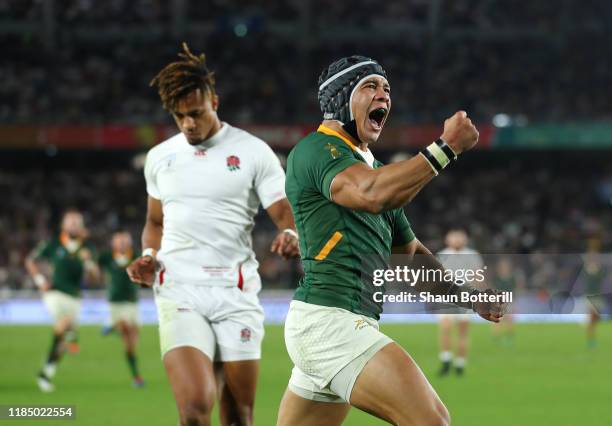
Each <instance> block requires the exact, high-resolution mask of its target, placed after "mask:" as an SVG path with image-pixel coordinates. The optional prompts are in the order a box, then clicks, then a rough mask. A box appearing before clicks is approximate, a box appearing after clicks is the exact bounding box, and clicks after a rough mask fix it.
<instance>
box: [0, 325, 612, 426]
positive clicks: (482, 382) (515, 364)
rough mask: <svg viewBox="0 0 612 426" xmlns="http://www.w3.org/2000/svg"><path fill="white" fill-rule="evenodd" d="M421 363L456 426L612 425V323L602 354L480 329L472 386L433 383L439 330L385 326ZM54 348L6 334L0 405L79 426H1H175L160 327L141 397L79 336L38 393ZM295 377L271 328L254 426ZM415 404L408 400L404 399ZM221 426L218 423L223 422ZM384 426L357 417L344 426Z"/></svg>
mask: <svg viewBox="0 0 612 426" xmlns="http://www.w3.org/2000/svg"><path fill="white" fill-rule="evenodd" d="M382 329H383V331H384V332H386V333H387V334H389V335H390V336H391V337H393V338H394V339H395V340H396V341H397V342H399V343H400V344H402V345H403V347H404V348H405V349H406V350H407V351H408V352H409V353H410V354H411V355H412V356H413V358H414V359H415V360H416V361H417V362H418V363H419V365H420V366H421V368H422V369H423V371H424V372H425V374H426V375H427V377H428V378H429V379H430V381H431V382H432V384H433V386H434V388H435V389H436V390H437V391H438V393H439V394H440V397H441V398H442V400H443V401H444V402H445V403H446V405H447V407H448V408H449V410H450V413H451V416H452V423H453V425H459V426H463V425H470V426H473V425H489V424H494V425H496V426H506V425H507V426H528V425H538V426H541V425H555V426H561V425H566V426H577V425H590V426H594V425H602V426H603V425H611V424H612V410H611V409H610V401H612V324H611V323H604V324H602V325H601V327H600V328H599V330H598V331H599V339H598V346H597V347H595V348H593V349H587V347H586V344H585V336H584V328H583V327H582V326H581V325H578V324H519V325H518V326H517V328H516V338H515V342H514V345H513V346H502V345H500V344H497V343H495V342H494V341H493V339H492V337H491V330H490V327H489V326H488V325H486V324H478V325H473V328H472V330H473V332H472V344H471V349H472V354H471V356H470V359H469V363H468V366H467V370H466V375H465V376H464V377H461V378H459V377H455V376H451V377H447V378H444V379H439V378H438V377H436V376H435V372H436V370H437V368H438V361H437V348H436V328H435V325H432V324H423V325H414V324H406V325H386V326H383V327H382ZM49 343H50V328H49V327H38V326H37V327H29V326H14V327H7V326H3V327H0V404H31V405H34V404H71V405H72V404H73V405H75V406H76V411H77V419H76V420H73V421H49V420H41V421H28V420H20V421H0V425H4V424H6V425H9V424H15V425H22V426H25V425H28V424H36V425H39V424H40V425H56V424H66V425H86V426H97V425H151V426H154V425H176V420H177V416H176V410H175V406H174V401H173V399H172V394H171V392H170V388H169V386H168V383H167V380H166V376H165V373H164V370H163V366H162V364H161V362H160V359H159V349H158V344H157V334H156V328H155V327H153V326H148V327H144V328H143V330H142V338H141V344H140V348H139V355H140V366H141V370H142V372H143V376H144V378H145V380H146V382H147V386H146V387H145V388H144V389H133V388H132V387H131V381H130V378H129V375H128V369H127V366H126V364H125V362H124V357H123V353H122V348H121V344H120V341H119V338H118V337H116V336H108V337H102V336H100V333H99V328H98V327H82V328H81V352H80V353H79V354H77V355H67V356H66V357H65V358H64V360H63V361H62V363H61V364H60V366H59V368H58V374H57V377H56V380H55V383H56V385H57V390H56V391H55V392H54V393H52V394H41V393H40V392H39V391H38V389H37V387H36V384H35V380H34V377H35V373H36V372H37V370H38V369H39V367H40V363H41V361H42V359H43V357H44V353H45V352H46V350H47V348H48V345H49ZM290 370H291V364H290V361H289V358H288V356H287V354H286V352H285V347H284V343H283V335H282V327H280V326H269V327H267V335H266V339H265V343H264V357H263V361H262V369H261V378H260V381H259V389H258V395H257V407H256V411H255V415H256V419H255V424H256V425H260V426H271V425H274V424H275V419H276V411H277V407H278V403H279V400H280V398H281V395H282V393H283V391H284V389H285V386H286V383H287V379H288V377H289V373H290ZM406 398H410V395H406ZM213 424H218V422H217V420H216V415H215V422H214V423H213ZM382 424H385V423H383V422H381V421H378V420H376V419H374V418H373V417H371V416H369V415H366V414H364V413H362V412H360V411H358V410H356V409H353V410H351V413H350V415H349V417H348V419H347V420H346V422H345V425H353V426H367V425H382Z"/></svg>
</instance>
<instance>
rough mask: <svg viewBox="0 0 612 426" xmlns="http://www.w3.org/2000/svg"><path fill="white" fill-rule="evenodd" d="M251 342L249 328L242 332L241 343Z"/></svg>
mask: <svg viewBox="0 0 612 426" xmlns="http://www.w3.org/2000/svg"><path fill="white" fill-rule="evenodd" d="M250 340H251V330H250V329H249V328H246V327H245V328H243V329H242V330H240V341H241V342H242V343H246V342H248V341H250Z"/></svg>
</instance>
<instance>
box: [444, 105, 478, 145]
mask: <svg viewBox="0 0 612 426" xmlns="http://www.w3.org/2000/svg"><path fill="white" fill-rule="evenodd" d="M442 139H443V140H444V141H445V142H446V143H447V144H448V145H449V146H450V147H451V148H452V149H453V151H454V152H455V154H461V153H462V152H463V151H467V150H469V149H471V148H472V147H473V146H474V145H476V144H477V143H478V130H476V126H474V125H473V124H472V120H470V119H469V118H468V116H467V113H466V112H465V111H457V112H456V113H455V115H453V116H452V117H450V118H448V119H446V120H445V121H444V132H443V133H442Z"/></svg>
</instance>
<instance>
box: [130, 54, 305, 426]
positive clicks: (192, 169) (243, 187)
mask: <svg viewBox="0 0 612 426" xmlns="http://www.w3.org/2000/svg"><path fill="white" fill-rule="evenodd" d="M183 48H184V52H183V53H181V54H180V55H179V56H180V57H181V60H180V61H177V62H173V63H170V64H168V65H167V66H166V67H165V68H164V69H162V70H161V71H160V73H159V74H158V75H157V77H155V79H153V81H152V85H155V86H157V88H158V91H159V95H160V97H161V100H162V103H163V106H164V108H165V109H166V110H167V111H168V112H170V113H171V114H172V116H173V118H174V120H175V122H176V125H177V126H178V128H179V130H180V133H179V134H177V135H176V136H173V137H172V138H170V139H168V140H166V141H165V142H163V143H161V144H160V145H158V146H156V147H155V148H153V149H152V150H151V151H149V153H148V156H147V161H146V165H145V178H146V182H147V192H148V195H149V196H148V210H147V219H146V224H145V227H144V230H143V233H142V247H143V254H142V257H140V258H138V259H137V260H136V261H134V262H133V263H132V264H131V265H130V267H129V268H128V273H129V274H130V277H131V278H132V280H133V281H135V282H139V283H144V284H146V285H152V284H153V282H154V281H155V285H154V290H155V296H156V297H155V299H156V304H157V309H158V316H159V332H160V342H161V352H162V357H163V362H164V365H165V367H166V371H167V373H168V377H169V379H170V383H171V385H172V389H173V391H174V397H175V399H176V403H177V407H178V411H179V416H180V423H181V424H182V425H186V424H189V425H209V424H210V413H211V410H212V406H213V403H214V400H215V397H216V396H218V397H219V399H220V416H221V423H222V424H223V425H230V424H231V425H251V424H252V423H253V405H254V401H255V388H256V384H257V376H258V371H259V359H260V357H261V342H262V339H263V334H264V328H263V309H262V307H261V305H260V303H259V300H258V296H257V293H258V292H259V290H260V288H261V280H260V278H259V275H258V273H257V267H258V263H257V260H256V259H255V254H254V252H253V249H252V241H251V238H252V237H251V231H252V229H253V224H254V222H253V218H254V216H255V214H256V213H257V209H258V207H259V205H260V204H261V205H262V206H263V208H264V209H266V211H267V213H268V215H269V216H270V218H271V219H272V221H273V222H274V223H275V224H276V226H277V227H278V229H279V233H278V235H277V236H276V238H275V239H274V241H273V242H272V246H271V250H272V251H273V252H276V253H278V254H279V255H281V256H284V257H290V256H297V255H298V246H297V233H296V232H295V225H294V223H293V215H292V213H291V207H290V205H289V203H288V201H287V199H286V197H285V190H284V188H285V174H284V172H283V169H282V167H281V165H280V162H279V160H278V158H277V157H276V155H275V154H274V152H273V151H272V150H271V149H270V147H269V146H268V145H267V144H266V143H265V142H263V141H261V140H260V139H258V138H256V137H254V136H252V135H250V134H249V133H247V132H245V131H243V130H240V129H238V128H235V127H233V126H231V125H229V124H228V123H225V122H222V121H220V120H219V117H218V116H217V108H218V106H219V99H218V97H217V95H216V93H215V80H214V77H213V73H212V72H210V71H209V70H208V68H207V67H206V63H205V57H204V55H199V56H196V55H193V54H192V53H191V52H190V51H189V49H188V48H187V46H186V45H185V44H183ZM156 271H157V273H156ZM215 361H218V362H219V363H220V364H217V365H213V363H214V362H215ZM214 367H219V369H218V373H220V374H219V379H220V381H219V383H218V390H216V389H215V371H214ZM217 392H218V395H216V393H217Z"/></svg>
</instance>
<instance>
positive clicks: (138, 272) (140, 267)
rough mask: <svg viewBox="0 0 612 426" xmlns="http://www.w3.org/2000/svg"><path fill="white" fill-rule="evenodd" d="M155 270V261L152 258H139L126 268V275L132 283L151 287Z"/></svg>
mask: <svg viewBox="0 0 612 426" xmlns="http://www.w3.org/2000/svg"><path fill="white" fill-rule="evenodd" d="M156 270H157V261H156V260H155V259H154V258H153V257H152V256H141V257H139V258H138V259H136V260H134V261H133V262H132V263H131V264H130V265H129V266H128V267H127V274H128V276H129V277H130V280H132V281H133V282H135V283H137V284H141V285H145V286H147V287H151V286H152V285H153V283H154V282H155V271H156Z"/></svg>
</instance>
